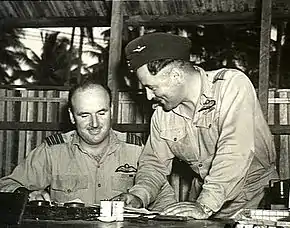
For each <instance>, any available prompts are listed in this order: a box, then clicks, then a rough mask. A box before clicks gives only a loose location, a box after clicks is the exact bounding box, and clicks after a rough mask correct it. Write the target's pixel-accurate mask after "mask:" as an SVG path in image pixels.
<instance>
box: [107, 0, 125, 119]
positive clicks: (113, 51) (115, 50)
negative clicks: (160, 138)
mask: <svg viewBox="0 0 290 228" xmlns="http://www.w3.org/2000/svg"><path fill="white" fill-rule="evenodd" d="M122 31H123V12H122V1H119V0H113V2H112V13H111V33H110V47H109V69H108V86H109V88H110V89H111V91H112V100H113V121H112V123H113V124H116V123H117V119H118V100H119V99H118V80H117V79H118V78H117V77H118V75H117V73H118V71H117V69H118V66H119V64H120V60H121V51H122Z"/></svg>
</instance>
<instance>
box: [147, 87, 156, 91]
mask: <svg viewBox="0 0 290 228" xmlns="http://www.w3.org/2000/svg"><path fill="white" fill-rule="evenodd" d="M148 89H150V90H152V91H155V90H156V88H155V87H153V86H148Z"/></svg>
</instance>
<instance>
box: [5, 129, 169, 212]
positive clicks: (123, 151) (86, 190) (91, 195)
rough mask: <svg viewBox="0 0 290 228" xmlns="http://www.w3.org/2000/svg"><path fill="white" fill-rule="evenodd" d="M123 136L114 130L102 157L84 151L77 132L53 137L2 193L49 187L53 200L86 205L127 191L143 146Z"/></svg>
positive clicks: (7, 182)
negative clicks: (122, 138) (21, 188)
mask: <svg viewBox="0 0 290 228" xmlns="http://www.w3.org/2000/svg"><path fill="white" fill-rule="evenodd" d="M120 136H122V135H121V134H120V133H119V132H114V131H113V130H111V132H110V143H109V146H108V147H107V148H106V149H105V150H104V152H103V155H102V156H101V157H97V156H94V155H93V154H89V153H87V152H86V151H84V150H82V148H81V146H80V138H79V136H78V134H77V133H76V131H70V132H68V133H65V134H56V135H52V136H49V137H48V138H46V140H45V141H44V142H43V143H42V144H41V145H39V146H38V147H37V148H35V149H34V150H33V151H31V152H30V153H29V154H28V156H27V158H26V159H25V161H23V162H22V163H21V164H19V165H18V166H17V167H16V168H15V170H14V171H13V172H12V174H11V175H9V176H7V177H3V178H2V179H1V180H0V191H2V192H3V191H4V192H13V191H14V190H16V189H17V188H19V187H26V188H27V189H29V190H31V191H33V190H40V189H45V188H47V187H49V188H50V196H51V200H52V201H57V202H67V201H71V200H75V199H80V200H82V201H83V202H84V203H86V204H98V203H99V202H100V200H102V199H110V198H112V197H113V196H116V195H118V194H120V193H123V192H127V191H128V189H130V188H131V187H132V186H133V182H134V177H135V173H136V170H137V161H138V158H139V155H140V153H141V150H142V147H141V146H138V145H133V144H129V143H126V142H124V141H121V140H119V139H118V137H119V138H120ZM164 189H167V190H166V191H165V192H164V194H167V193H170V194H171V196H172V200H174V193H173V190H172V188H171V187H170V186H169V185H168V184H166V186H164ZM161 197H162V195H161ZM170 200H171V199H170ZM170 200H169V201H170ZM159 203H161V202H159ZM159 203H158V202H157V204H159ZM157 204H156V205H157ZM157 206H158V205H157ZM159 206H160V204H159ZM156 209H158V208H156Z"/></svg>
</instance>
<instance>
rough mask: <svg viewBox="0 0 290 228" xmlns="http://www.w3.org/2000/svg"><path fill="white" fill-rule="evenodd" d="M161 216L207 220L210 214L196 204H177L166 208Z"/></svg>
mask: <svg viewBox="0 0 290 228" xmlns="http://www.w3.org/2000/svg"><path fill="white" fill-rule="evenodd" d="M161 214H162V215H176V216H186V217H192V218H194V219H207V218H208V217H210V216H211V214H212V212H211V211H210V212H206V211H204V209H203V207H202V206H201V205H200V204H199V203H196V202H179V203H174V204H171V205H169V206H167V207H166V208H165V209H164V210H163V212H162V213H161Z"/></svg>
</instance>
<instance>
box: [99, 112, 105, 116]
mask: <svg viewBox="0 0 290 228" xmlns="http://www.w3.org/2000/svg"><path fill="white" fill-rule="evenodd" d="M105 114H106V111H100V112H98V115H100V116H103V115H105Z"/></svg>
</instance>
